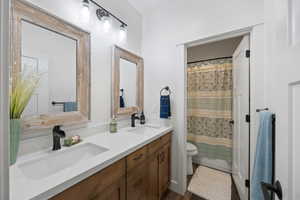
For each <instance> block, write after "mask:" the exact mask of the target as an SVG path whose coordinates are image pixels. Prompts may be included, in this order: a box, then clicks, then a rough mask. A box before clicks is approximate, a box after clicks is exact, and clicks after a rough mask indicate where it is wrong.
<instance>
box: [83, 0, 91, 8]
mask: <svg viewBox="0 0 300 200" xmlns="http://www.w3.org/2000/svg"><path fill="white" fill-rule="evenodd" d="M82 5H83V7H86V8H88V9H89V8H90V1H89V0H83V1H82Z"/></svg>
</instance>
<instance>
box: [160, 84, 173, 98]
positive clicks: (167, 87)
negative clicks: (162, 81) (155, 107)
mask: <svg viewBox="0 0 300 200" xmlns="http://www.w3.org/2000/svg"><path fill="white" fill-rule="evenodd" d="M165 90H166V91H167V92H168V93H169V95H171V89H170V88H169V86H166V87H164V88H162V89H161V90H160V96H162V92H163V91H165Z"/></svg>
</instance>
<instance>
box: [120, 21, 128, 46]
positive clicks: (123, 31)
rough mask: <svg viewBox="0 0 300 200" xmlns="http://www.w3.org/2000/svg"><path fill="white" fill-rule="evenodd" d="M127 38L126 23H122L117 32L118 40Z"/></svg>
mask: <svg viewBox="0 0 300 200" xmlns="http://www.w3.org/2000/svg"><path fill="white" fill-rule="evenodd" d="M126 38H127V29H126V25H125V24H122V25H121V26H120V32H119V39H120V41H121V42H122V41H124V40H125V39H126Z"/></svg>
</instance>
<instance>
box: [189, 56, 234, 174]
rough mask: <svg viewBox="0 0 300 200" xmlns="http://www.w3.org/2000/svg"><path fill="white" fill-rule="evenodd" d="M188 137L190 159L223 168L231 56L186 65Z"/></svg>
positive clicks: (227, 165) (228, 148) (227, 167)
mask: <svg viewBox="0 0 300 200" xmlns="http://www.w3.org/2000/svg"><path fill="white" fill-rule="evenodd" d="M187 71H188V123H187V124H188V141H189V142H191V143H193V144H195V145H196V146H197V148H198V151H199V153H198V155H196V156H195V157H194V158H193V162H195V163H197V164H200V165H204V166H208V167H212V168H215V169H219V170H223V171H231V163H232V131H233V129H232V126H231V125H230V120H232V85H233V82H232V59H231V58H227V59H216V60H212V61H206V62H199V63H193V64H189V65H188V70H187Z"/></svg>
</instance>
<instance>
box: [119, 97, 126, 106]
mask: <svg viewBox="0 0 300 200" xmlns="http://www.w3.org/2000/svg"><path fill="white" fill-rule="evenodd" d="M120 108H125V101H124V98H123V96H120Z"/></svg>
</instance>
